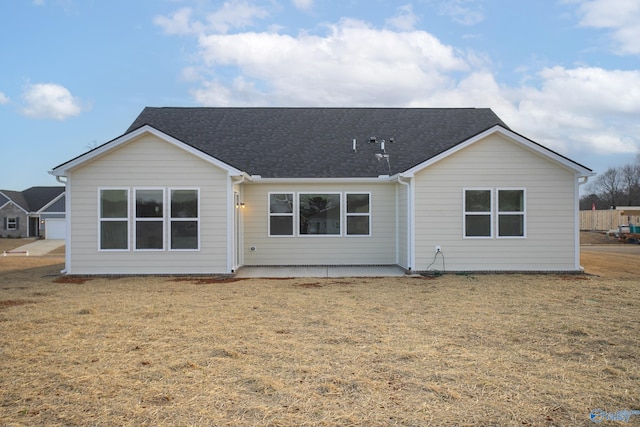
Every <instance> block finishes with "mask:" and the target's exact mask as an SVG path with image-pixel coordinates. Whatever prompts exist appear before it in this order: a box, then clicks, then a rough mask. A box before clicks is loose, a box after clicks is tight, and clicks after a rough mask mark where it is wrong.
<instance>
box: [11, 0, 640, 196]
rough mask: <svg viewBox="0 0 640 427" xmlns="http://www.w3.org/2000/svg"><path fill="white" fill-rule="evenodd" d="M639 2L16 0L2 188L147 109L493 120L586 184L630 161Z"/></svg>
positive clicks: (637, 135)
mask: <svg viewBox="0 0 640 427" xmlns="http://www.w3.org/2000/svg"><path fill="white" fill-rule="evenodd" d="M639 22H640V0H535V1H534V0H521V1H513V0H447V1H444V0H414V1H406V2H405V1H397V0H366V1H364V0H341V1H333V0H228V1H213V0H135V1H131V0H110V1H102V0H13V1H3V2H2V3H1V5H0V39H1V40H2V43H0V61H1V62H0V63H1V64H2V65H1V66H0V129H1V133H0V148H1V153H2V154H0V188H3V189H13V190H22V189H25V188H28V187H30V186H34V185H57V183H56V181H55V179H54V178H53V177H52V176H50V175H49V174H48V173H47V171H49V170H51V169H52V168H53V167H55V166H57V165H58V164H60V163H63V162H65V161H67V160H69V159H71V158H73V157H76V156H78V155H80V154H82V153H83V152H85V151H87V150H88V149H89V148H90V147H92V146H95V145H97V144H101V143H103V142H106V141H109V140H111V139H113V138H115V137H117V136H119V135H121V134H122V133H123V132H124V131H125V130H126V128H127V127H128V126H129V124H130V123H131V122H133V120H134V119H135V117H136V116H137V114H138V113H139V112H140V111H141V110H142V109H143V108H144V107H145V106H155V107H160V106H185V107H189V106H321V107H323V106H327V107H331V106H343V107H362V106H375V107H490V108H492V109H493V110H494V111H495V112H496V113H497V114H498V115H499V116H500V117H501V118H502V119H503V120H504V121H505V122H506V123H507V124H508V125H509V126H510V127H511V128H512V129H513V130H515V131H516V132H518V133H521V134H523V135H525V136H527V137H529V138H531V139H533V140H535V141H537V142H539V143H541V144H544V145H546V146H548V147H549V148H551V149H553V150H556V151H558V152H560V153H561V154H564V155H566V156H568V157H570V158H572V159H573V160H575V161H577V162H580V163H582V164H584V165H585V166H588V167H590V168H592V169H594V171H595V172H604V171H605V170H606V169H607V168H608V167H612V166H620V165H623V164H626V163H631V162H633V161H635V159H636V155H637V154H638V152H639V149H640V120H639V119H640V43H639V42H638V40H640V24H638V23H639Z"/></svg>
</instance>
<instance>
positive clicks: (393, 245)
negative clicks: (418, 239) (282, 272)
mask: <svg viewBox="0 0 640 427" xmlns="http://www.w3.org/2000/svg"><path fill="white" fill-rule="evenodd" d="M395 188H396V187H395V185H390V184H388V183H385V184H377V183H372V184H364V183H354V184H348V183H342V184H324V185H323V184H299V185H296V184H291V185H288V184H253V183H250V182H249V183H247V182H245V184H244V193H243V198H244V199H243V200H244V202H245V204H246V208H245V209H243V211H242V214H243V218H244V229H243V231H244V233H243V234H244V241H243V258H244V265H380V264H395V263H396V259H397V255H396V250H397V236H396V225H397V223H396V203H395V202H396V195H395ZM271 194H292V195H295V196H296V197H297V195H299V194H339V195H341V196H342V200H344V198H345V197H346V195H348V194H369V195H370V199H369V200H370V206H369V209H370V213H369V218H370V235H369V236H367V237H363V236H359V235H356V236H349V235H346V230H344V227H342V229H343V231H342V233H341V234H339V235H313V236H309V235H299V234H298V233H297V231H298V230H297V229H296V227H297V223H296V222H294V230H295V233H294V235H292V236H287V238H277V237H273V236H272V235H271V236H270V235H269V232H268V230H269V225H268V223H269V221H270V218H272V216H271V215H270V214H269V210H270V208H269V200H270V195H271ZM341 205H344V202H341ZM293 206H294V209H293V210H294V211H297V209H298V208H297V201H296V203H295V204H294V205H293ZM341 209H342V210H343V212H342V214H341V221H342V222H344V221H346V218H347V216H346V212H344V210H345V209H346V208H345V207H344V206H342V207H341ZM252 248H253V250H252Z"/></svg>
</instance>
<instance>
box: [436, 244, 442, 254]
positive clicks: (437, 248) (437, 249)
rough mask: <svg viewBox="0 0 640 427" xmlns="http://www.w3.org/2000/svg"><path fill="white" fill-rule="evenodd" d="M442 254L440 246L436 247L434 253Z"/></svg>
mask: <svg viewBox="0 0 640 427" xmlns="http://www.w3.org/2000/svg"><path fill="white" fill-rule="evenodd" d="M438 252H442V247H441V246H440V245H436V253H438Z"/></svg>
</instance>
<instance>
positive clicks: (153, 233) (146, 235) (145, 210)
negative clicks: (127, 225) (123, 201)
mask: <svg viewBox="0 0 640 427" xmlns="http://www.w3.org/2000/svg"><path fill="white" fill-rule="evenodd" d="M135 197H136V222H135V224H136V232H135V236H136V250H163V249H164V190H163V189H137V190H136V196H135Z"/></svg>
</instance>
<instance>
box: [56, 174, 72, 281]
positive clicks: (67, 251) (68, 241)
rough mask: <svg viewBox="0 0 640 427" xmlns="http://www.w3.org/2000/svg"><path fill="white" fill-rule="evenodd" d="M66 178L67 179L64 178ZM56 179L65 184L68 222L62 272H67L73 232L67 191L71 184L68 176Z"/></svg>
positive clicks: (65, 212) (65, 204) (66, 220)
mask: <svg viewBox="0 0 640 427" xmlns="http://www.w3.org/2000/svg"><path fill="white" fill-rule="evenodd" d="M63 178H65V179H63ZM56 181H58V182H59V183H60V184H64V192H65V194H64V221H65V222H66V228H67V230H66V236H65V242H64V243H65V246H64V269H63V270H60V274H67V271H68V270H69V262H71V239H70V238H69V237H70V236H69V234H70V233H71V195H70V194H69V192H68V191H67V190H68V189H69V186H68V185H67V184H68V183H69V179H68V178H67V177H66V176H64V177H63V176H60V175H56Z"/></svg>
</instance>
